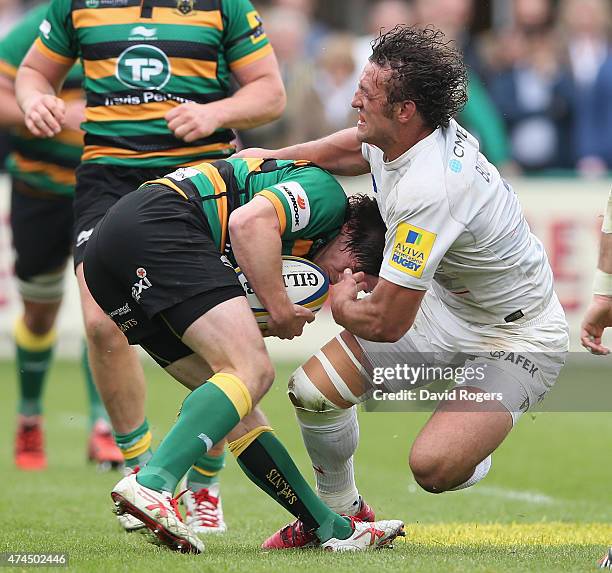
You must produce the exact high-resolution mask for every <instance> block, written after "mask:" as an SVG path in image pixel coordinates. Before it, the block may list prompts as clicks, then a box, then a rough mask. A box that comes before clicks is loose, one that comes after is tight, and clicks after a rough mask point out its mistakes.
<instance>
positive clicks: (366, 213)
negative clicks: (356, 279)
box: [342, 195, 387, 276]
mask: <svg viewBox="0 0 612 573" xmlns="http://www.w3.org/2000/svg"><path fill="white" fill-rule="evenodd" d="M343 230H344V232H345V233H346V236H347V240H346V243H345V245H344V247H343V249H342V250H343V251H350V252H351V254H352V256H353V258H354V260H355V263H356V265H355V270H356V271H363V272H365V273H367V274H369V275H374V276H378V273H379V271H380V266H381V264H382V259H383V251H384V248H385V231H386V230H387V229H386V227H385V223H384V221H383V220H382V217H381V216H380V211H379V210H378V205H377V204H376V201H375V200H374V199H372V198H371V197H368V196H367V195H351V196H350V197H349V198H348V207H347V210H346V214H345V217H344V228H343Z"/></svg>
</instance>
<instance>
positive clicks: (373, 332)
mask: <svg viewBox="0 0 612 573" xmlns="http://www.w3.org/2000/svg"><path fill="white" fill-rule="evenodd" d="M332 314H333V317H334V320H335V321H336V323H338V324H339V325H340V326H343V327H344V328H346V330H348V331H349V332H351V333H352V334H354V335H356V336H359V337H360V338H363V339H365V340H371V341H372V342H397V341H398V340H399V339H400V338H401V337H402V336H404V334H406V332H408V330H409V329H410V327H411V326H412V323H411V322H410V323H406V322H405V321H402V322H398V321H396V320H392V319H391V320H390V319H389V317H388V316H387V314H388V313H386V312H384V310H383V309H381V308H380V305H378V304H377V303H375V302H373V300H372V296H368V297H365V298H362V299H358V300H347V301H344V302H343V303H342V304H341V305H335V304H334V302H333V299H332ZM396 314H397V313H396Z"/></svg>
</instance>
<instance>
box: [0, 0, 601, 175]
mask: <svg viewBox="0 0 612 573" xmlns="http://www.w3.org/2000/svg"><path fill="white" fill-rule="evenodd" d="M226 1H231V0H226ZM252 1H253V4H254V5H255V7H256V8H257V9H258V10H259V11H260V13H261V16H262V19H263V22H264V28H265V30H266V32H267V34H268V36H269V38H270V40H271V42H272V44H273V46H274V48H275V51H276V55H277V57H278V59H279V62H280V66H281V70H282V73H283V77H284V81H285V86H286V88H287V93H288V105H287V109H286V111H285V113H284V115H283V117H282V118H281V119H279V120H278V121H276V122H274V123H272V124H270V125H266V126H264V127H261V128H258V129H255V130H250V131H248V132H243V133H241V134H240V139H241V143H242V144H243V145H245V146H257V147H272V148H275V147H279V146H284V145H288V144H291V143H296V142H299V141H305V140H308V139H312V138H316V137H321V136H324V135H326V134H328V133H330V132H332V131H335V130H337V129H341V128H344V127H348V126H352V125H354V123H355V112H354V110H352V109H351V107H350V101H351V98H352V94H353V92H354V89H355V86H356V83H357V80H358V77H359V73H360V71H361V69H362V67H363V65H364V63H365V61H366V60H367V57H368V56H369V54H370V42H371V41H372V40H373V39H374V38H375V37H376V36H377V35H378V32H379V31H380V30H381V29H387V30H388V29H390V28H392V27H393V26H395V25H396V24H399V23H403V24H415V25H422V26H425V25H434V26H436V27H438V28H440V29H442V30H443V31H444V33H445V34H446V36H447V37H448V38H449V39H452V40H453V41H454V42H456V44H457V46H458V47H459V48H460V49H461V50H462V51H463V53H464V56H465V60H466V63H467V65H468V69H469V103H468V105H467V106H466V108H465V110H464V111H463V112H462V113H461V116H460V117H459V118H458V120H459V122H460V123H462V124H463V125H464V126H465V127H466V128H467V129H468V130H470V131H471V132H472V133H474V134H475V135H476V136H477V137H478V138H479V139H480V142H481V145H482V150H483V152H484V153H485V154H486V155H487V156H488V158H489V159H490V161H492V162H493V163H495V164H496V165H497V166H498V167H500V168H501V169H502V170H504V171H506V172H513V173H522V174H525V175H540V174H544V175H552V174H554V175H563V174H567V175H568V176H580V177H602V176H606V175H608V176H609V175H610V173H611V172H612V44H611V38H612V36H611V31H612V0H378V1H375V0H252ZM30 7H31V5H27V4H23V3H22V2H20V1H19V0H0V36H2V35H4V34H5V33H6V32H7V31H8V30H9V29H10V27H11V25H12V24H13V23H14V22H15V21H16V20H17V19H18V18H19V16H20V14H21V13H23V12H24V11H25V10H27V9H28V8H30Z"/></svg>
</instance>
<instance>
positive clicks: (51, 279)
mask: <svg viewBox="0 0 612 573" xmlns="http://www.w3.org/2000/svg"><path fill="white" fill-rule="evenodd" d="M17 288H18V290H19V294H20V295H21V298H23V300H27V301H31V302H43V303H44V302H57V301H58V300H61V299H62V297H63V296H64V270H61V271H59V272H55V273H48V274H45V275H38V276H35V277H30V278H28V279H27V280H24V279H17Z"/></svg>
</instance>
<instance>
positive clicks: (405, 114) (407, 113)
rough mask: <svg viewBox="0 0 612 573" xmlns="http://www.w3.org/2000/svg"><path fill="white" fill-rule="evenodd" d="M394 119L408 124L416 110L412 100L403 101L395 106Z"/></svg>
mask: <svg viewBox="0 0 612 573" xmlns="http://www.w3.org/2000/svg"><path fill="white" fill-rule="evenodd" d="M395 106H396V108H395V114H396V119H397V120H398V121H399V122H400V123H408V122H409V121H411V120H412V118H413V117H414V116H415V114H416V112H417V109H416V105H415V103H414V102H413V101H412V100H405V101H401V102H399V103H396V104H395Z"/></svg>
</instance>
